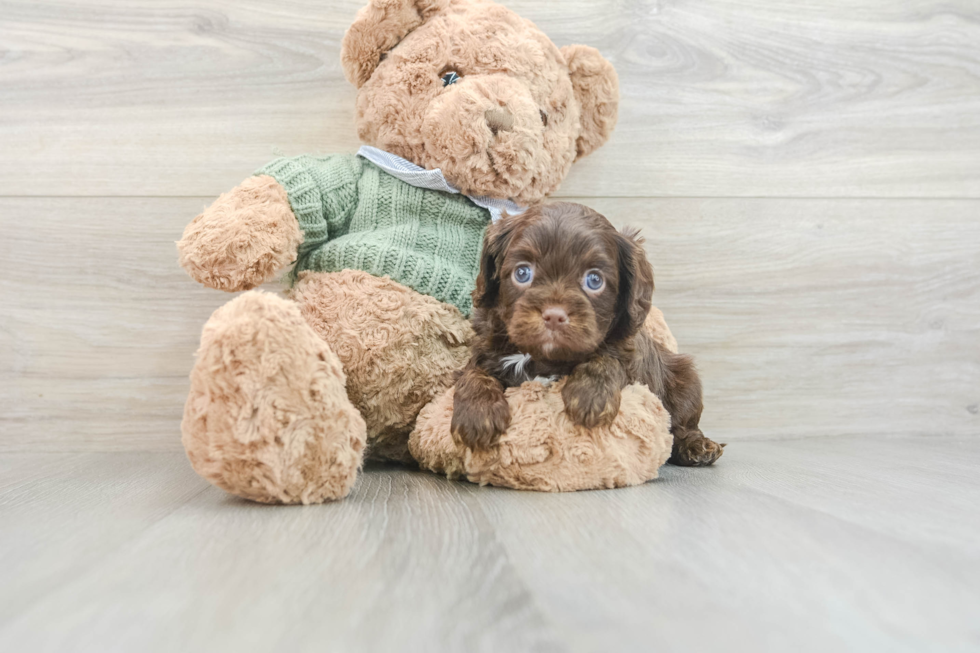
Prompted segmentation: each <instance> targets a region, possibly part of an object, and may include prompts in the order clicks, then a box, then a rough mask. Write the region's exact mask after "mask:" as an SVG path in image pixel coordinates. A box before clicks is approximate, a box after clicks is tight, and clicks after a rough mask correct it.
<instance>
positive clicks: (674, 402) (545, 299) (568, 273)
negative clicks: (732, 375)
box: [452, 203, 724, 466]
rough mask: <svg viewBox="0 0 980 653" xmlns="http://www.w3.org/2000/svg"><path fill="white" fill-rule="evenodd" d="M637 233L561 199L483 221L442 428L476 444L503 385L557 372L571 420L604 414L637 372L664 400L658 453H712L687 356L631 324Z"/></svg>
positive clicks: (500, 414) (502, 410) (484, 436)
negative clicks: (667, 440)
mask: <svg viewBox="0 0 980 653" xmlns="http://www.w3.org/2000/svg"><path fill="white" fill-rule="evenodd" d="M641 242H642V241H641V240H639V239H638V238H637V237H636V232H625V233H619V232H618V231H616V229H615V228H614V227H613V226H612V225H611V224H610V223H609V221H608V220H606V218H604V217H603V216H601V215H599V214H598V213H596V212H595V211H593V210H592V209H589V208H588V207H585V206H582V205H580V204H571V203H553V204H543V205H538V206H536V207H533V208H531V209H528V210H527V211H526V212H525V213H522V214H520V215H515V216H507V217H505V218H503V219H502V220H500V221H499V222H497V223H496V224H494V225H492V226H491V227H490V228H489V229H488V230H487V234H486V237H485V239H484V244H483V253H482V256H481V260H480V272H479V276H478V277H477V280H476V289H475V290H474V291H473V306H474V314H473V328H474V330H475V331H476V339H475V342H474V344H473V353H472V357H471V359H470V361H469V363H468V364H467V366H466V368H465V369H464V370H463V372H462V374H461V375H460V377H459V378H458V379H457V381H456V395H455V400H454V403H453V419H452V431H453V433H454V434H455V435H456V436H457V437H459V438H460V439H461V440H462V441H463V443H465V444H466V445H467V446H470V447H478V448H488V447H490V446H492V445H493V444H494V443H495V442H496V441H497V438H498V437H499V436H500V434H501V433H503V432H504V431H506V430H507V427H508V426H509V425H510V408H509V407H508V405H507V400H506V399H505V398H504V389H505V388H509V387H513V386H518V385H520V384H521V383H523V382H524V381H528V380H530V379H533V378H536V377H557V376H567V377H568V379H567V381H566V382H565V386H564V387H563V388H562V399H563V400H564V403H565V412H566V414H567V415H568V417H569V418H570V419H571V420H572V421H573V422H574V423H575V424H578V425H581V426H585V427H595V426H601V425H608V424H609V423H611V422H612V420H613V419H614V418H615V417H616V415H617V413H618V412H619V402H620V391H621V390H622V389H623V388H624V387H625V386H626V385H627V384H630V383H642V384H645V385H646V386H647V387H648V388H650V390H651V391H653V392H654V393H655V394H656V395H657V396H658V397H660V400H661V401H662V402H663V404H664V407H665V408H666V409H667V410H668V411H669V412H670V416H671V432H672V433H673V435H674V446H673V451H672V453H671V458H670V460H669V462H672V463H674V464H676V465H687V466H702V465H710V464H712V463H713V462H715V461H716V460H717V459H718V457H719V456H721V454H722V447H724V445H719V444H717V443H715V442H713V441H711V440H709V439H708V438H706V437H705V436H704V434H703V433H701V430H700V429H699V428H698V422H699V420H700V419H701V409H702V404H701V381H700V379H699V378H698V375H697V372H696V371H695V369H694V364H693V362H692V360H691V358H690V357H688V356H683V355H678V354H673V353H671V352H669V351H667V350H666V349H664V348H663V347H661V346H660V345H659V344H658V343H656V342H655V341H654V340H653V338H652V337H651V336H650V334H648V333H647V332H646V330H644V329H642V328H641V327H642V326H643V322H644V320H646V317H647V314H648V313H649V312H650V302H651V297H652V295H653V268H652V267H651V266H650V263H649V262H648V261H647V259H646V255H645V254H644V252H643V248H642V247H640V243H641Z"/></svg>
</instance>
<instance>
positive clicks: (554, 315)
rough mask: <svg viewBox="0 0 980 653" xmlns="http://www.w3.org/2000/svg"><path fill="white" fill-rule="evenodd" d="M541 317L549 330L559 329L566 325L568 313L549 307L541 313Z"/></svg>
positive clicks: (561, 309)
mask: <svg viewBox="0 0 980 653" xmlns="http://www.w3.org/2000/svg"><path fill="white" fill-rule="evenodd" d="M541 317H542V318H544V325H545V326H546V327H548V328H549V329H560V328H562V327H563V326H565V325H566V324H568V313H566V312H565V309H563V308H558V307H557V306H549V307H548V308H546V309H544V310H543V311H541Z"/></svg>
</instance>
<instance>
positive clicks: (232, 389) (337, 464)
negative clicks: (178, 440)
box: [181, 291, 366, 504]
mask: <svg viewBox="0 0 980 653" xmlns="http://www.w3.org/2000/svg"><path fill="white" fill-rule="evenodd" d="M345 383H346V379H345V377H344V372H343V370H342V369H341V366H340V362H339V361H338V359H337V357H336V356H335V355H334V353H333V352H332V351H331V350H330V348H329V347H328V346H327V344H326V343H325V342H324V341H323V340H322V339H321V338H320V337H319V336H317V334H316V333H315V332H314V331H313V329H312V328H310V326H309V325H308V324H307V323H306V321H305V320H304V319H303V318H302V316H301V315H300V311H299V308H298V307H297V306H296V304H295V303H293V302H290V301H287V300H285V299H282V298H280V297H277V296H275V295H272V294H268V293H264V292H260V291H253V292H248V293H245V294H243V295H241V296H240V297H237V298H236V299H234V300H232V301H231V302H229V303H227V304H225V305H224V306H222V307H221V308H219V309H218V310H217V311H215V312H214V314H213V315H212V316H211V318H210V319H209V320H208V322H207V324H206V325H205V327H204V332H203V334H202V336H201V347H200V349H199V350H198V352H197V361H196V363H195V365H194V369H193V371H192V372H191V391H190V395H189V397H188V399H187V404H186V406H185V408H184V419H183V421H182V423H181V431H182V433H183V438H182V440H183V444H184V448H185V449H186V450H187V456H188V458H190V461H191V465H192V466H193V467H194V469H195V471H197V473H198V474H200V475H201V476H202V477H204V478H205V479H207V480H208V481H209V482H211V483H213V484H214V485H216V486H218V487H220V488H221V489H223V490H225V491H227V492H230V493H232V494H236V495H238V496H240V497H244V498H246V499H250V500H252V501H260V502H262V503H303V504H310V503H321V502H323V501H328V500H332V499H339V498H342V497H344V496H346V495H347V493H348V492H349V491H350V489H351V486H352V485H353V483H354V480H355V478H356V477H357V472H358V469H359V468H360V466H361V462H362V459H363V452H364V446H365V440H366V428H365V424H364V420H363V419H362V418H361V415H360V413H358V411H357V409H355V408H354V406H353V405H352V404H351V402H350V400H349V399H348V398H347V391H346V388H345Z"/></svg>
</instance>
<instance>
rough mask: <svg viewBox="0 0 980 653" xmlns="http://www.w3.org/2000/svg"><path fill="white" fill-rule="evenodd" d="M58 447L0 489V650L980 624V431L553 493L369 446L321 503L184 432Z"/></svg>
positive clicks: (778, 447)
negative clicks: (219, 475) (401, 458)
mask: <svg viewBox="0 0 980 653" xmlns="http://www.w3.org/2000/svg"><path fill="white" fill-rule="evenodd" d="M883 445H885V446H883ZM947 452H955V453H956V458H955V460H952V461H951V460H950V458H949V456H948V455H947ZM11 455H12V454H4V455H2V456H0V467H3V466H5V465H9V462H8V461H9V459H10V456H11ZM14 456H16V455H14ZM20 456H23V454H22V455H20ZM48 458H49V459H50V456H48ZM59 460H60V461H62V462H61V463H60V464H61V465H62V468H61V470H57V469H55V468H54V467H52V466H51V465H50V461H48V462H45V460H44V458H43V457H41V456H33V457H32V458H28V459H22V460H20V461H19V466H20V467H21V468H23V467H30V466H32V465H40V466H41V467H43V469H40V468H39V470H38V473H37V474H36V477H34V478H30V477H25V478H24V479H23V481H22V482H21V483H19V484H18V487H17V488H16V489H14V490H10V489H6V490H0V557H2V559H3V560H4V562H7V561H14V562H16V563H18V564H14V565H11V564H3V565H0V581H3V582H0V649H3V650H31V651H34V650H38V651H41V650H45V651H63V650H99V651H116V650H118V651H131V650H140V651H148V652H152V651H158V650H159V651H173V650H219V651H220V650H235V651H242V652H244V651H253V650H255V651H267V650H287V649H288V650H296V651H306V650H343V651H351V652H356V651H379V650H405V651H416V650H419V651H421V650H426V651H444V650H445V651H448V650H462V649H465V650H478V651H500V650H545V651H595V650H626V651H633V650H637V651H639V650H658V651H660V650H665V651H691V650H718V649H722V648H732V647H735V648H736V649H738V650H793V651H820V652H823V651H827V650H849V651H867V650H888V651H922V650H972V649H973V648H975V647H976V646H977V645H978V644H980V640H978V639H977V631H976V623H975V615H976V614H977V613H978V611H980V591H978V589H977V588H978V587H980V546H978V544H977V543H978V542H980V538H978V535H980V533H978V528H980V526H978V525H980V501H978V499H980V483H978V481H977V478H976V475H975V474H974V473H971V472H972V470H974V469H975V468H976V465H977V464H978V462H980V439H978V438H976V437H969V438H952V437H943V436H939V437H931V438H927V437H893V438H889V439H887V440H884V441H883V440H882V438H880V437H852V438H817V439H812V440H790V441H781V442H772V441H768V442H741V443H737V444H736V445H732V446H731V447H729V451H728V452H727V453H726V456H725V458H724V459H723V460H722V462H721V463H720V464H719V465H718V466H716V467H714V468H710V469H680V468H676V467H670V466H668V467H666V468H665V469H664V474H663V476H662V478H661V479H659V480H657V481H654V482H651V483H649V484H647V485H644V486H640V487H635V488H627V489H623V490H612V491H600V492H582V493H574V494H563V495H552V494H536V493H524V492H514V491H507V490H500V489H495V488H489V487H488V488H479V487H476V486H473V485H469V484H465V483H454V482H449V481H446V480H444V479H441V478H438V477H436V476H434V475H431V474H426V473H422V472H412V471H407V470H403V469H397V468H385V467H379V468H372V469H369V470H367V471H365V472H364V474H363V475H362V476H361V478H360V479H359V481H358V483H357V484H356V486H355V488H354V490H353V492H352V494H351V496H350V497H348V498H347V499H346V500H344V501H341V502H339V503H335V504H329V505H324V506H311V507H307V508H295V507H294V508H282V507H278V508H277V507H268V506H261V505H257V504H251V503H247V502H244V501H240V500H238V499H235V498H232V497H229V496H227V495H224V494H223V493H221V492H220V491H219V490H217V489H215V488H208V489H206V490H204V491H203V492H200V493H197V494H194V495H193V496H190V497H189V498H187V497H185V496H183V495H180V492H181V491H182V490H180V488H183V487H186V488H187V491H196V488H199V487H200V486H201V485H203V482H201V481H200V480H199V479H194V478H193V476H192V473H191V472H190V470H189V468H188V466H187V463H186V461H185V460H183V457H182V456H181V455H180V454H138V455H135V454H92V455H86V456H82V457H78V456H60V457H59ZM73 460H74V461H75V463H74V465H75V468H74V469H72V468H71V467H70V461H73ZM951 498H955V499H954V500H949V499H951ZM136 525H139V528H135V526H136ZM123 531H128V532H129V535H128V536H126V537H123V536H121V533H122V532H123ZM80 552H85V553H84V554H83V553H80ZM52 564H53V565H54V566H51V565H52ZM28 570H30V571H28ZM42 571H43V572H44V573H40V572H42Z"/></svg>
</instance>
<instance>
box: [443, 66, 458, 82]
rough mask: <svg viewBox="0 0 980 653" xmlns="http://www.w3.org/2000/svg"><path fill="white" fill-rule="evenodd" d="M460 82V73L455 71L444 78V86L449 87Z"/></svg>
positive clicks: (451, 71)
mask: <svg viewBox="0 0 980 653" xmlns="http://www.w3.org/2000/svg"><path fill="white" fill-rule="evenodd" d="M458 81H459V73H457V72H456V71H455V70H450V71H449V72H448V73H446V74H445V75H443V76H442V85H443V86H449V85H450V84H455V83H456V82H458Z"/></svg>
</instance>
